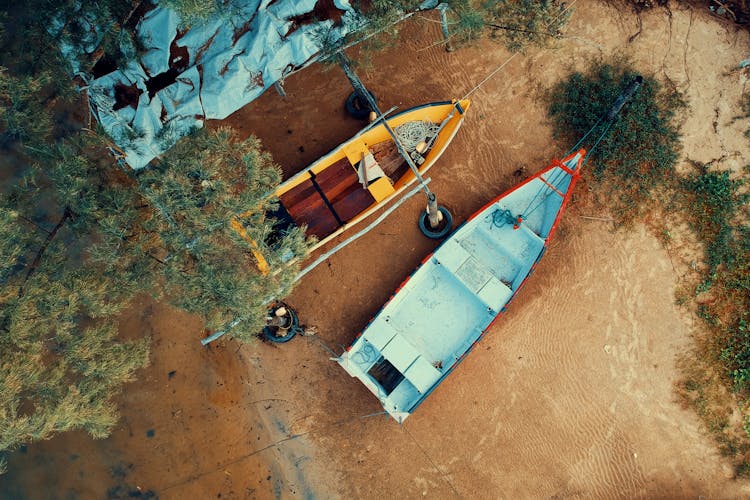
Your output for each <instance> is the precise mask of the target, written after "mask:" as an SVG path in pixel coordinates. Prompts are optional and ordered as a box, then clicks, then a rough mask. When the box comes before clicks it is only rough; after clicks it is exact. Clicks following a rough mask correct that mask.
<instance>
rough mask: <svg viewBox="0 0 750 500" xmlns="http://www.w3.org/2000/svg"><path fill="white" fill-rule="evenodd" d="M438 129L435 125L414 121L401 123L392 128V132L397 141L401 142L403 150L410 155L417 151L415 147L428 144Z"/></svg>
mask: <svg viewBox="0 0 750 500" xmlns="http://www.w3.org/2000/svg"><path fill="white" fill-rule="evenodd" d="M439 129H440V125H438V124H437V123H433V122H430V121H421V120H415V121H411V122H406V123H402V124H401V125H399V126H398V127H396V128H394V129H393V131H394V132H396V135H398V139H399V141H401V145H402V146H403V147H404V149H405V150H406V151H408V152H410V153H411V152H412V151H414V150H416V149H417V145H418V144H419V143H420V142H424V143H425V144H428V143H429V141H430V139H432V138H433V137H434V136H435V135H437V133H438V130H439Z"/></svg>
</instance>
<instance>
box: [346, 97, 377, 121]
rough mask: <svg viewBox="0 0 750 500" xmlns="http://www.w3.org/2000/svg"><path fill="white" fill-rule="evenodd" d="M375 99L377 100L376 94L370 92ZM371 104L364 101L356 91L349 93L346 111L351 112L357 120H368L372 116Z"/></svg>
mask: <svg viewBox="0 0 750 500" xmlns="http://www.w3.org/2000/svg"><path fill="white" fill-rule="evenodd" d="M368 93H369V94H370V96H371V97H372V100H373V101H377V98H376V97H375V94H373V93H372V92H369V91H368ZM370 111H372V110H371V109H370V106H369V105H368V104H367V103H366V102H362V100H361V99H360V98H359V95H357V93H356V92H352V93H351V94H349V97H347V98H346V112H347V113H349V114H350V115H351V116H352V117H353V118H356V119H357V120H366V119H367V118H368V117H369V116H370Z"/></svg>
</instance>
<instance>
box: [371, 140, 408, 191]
mask: <svg viewBox="0 0 750 500" xmlns="http://www.w3.org/2000/svg"><path fill="white" fill-rule="evenodd" d="M370 151H371V152H372V155H373V156H374V157H375V161H377V162H378V164H379V165H380V168H382V169H383V172H385V175H387V176H388V177H390V178H391V181H393V182H394V183H395V182H398V180H399V179H400V178H401V177H402V176H403V175H404V174H405V173H406V172H407V171H408V170H409V165H408V164H407V163H406V160H404V157H403V156H401V153H399V152H398V148H397V147H396V144H395V143H394V142H393V141H392V140H387V141H383V142H380V143H378V144H373V145H372V146H370Z"/></svg>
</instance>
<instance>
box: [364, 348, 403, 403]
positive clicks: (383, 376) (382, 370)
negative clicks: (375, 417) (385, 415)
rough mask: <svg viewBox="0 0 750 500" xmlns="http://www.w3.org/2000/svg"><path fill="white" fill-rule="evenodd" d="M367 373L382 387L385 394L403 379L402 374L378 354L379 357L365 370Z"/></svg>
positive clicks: (391, 390)
mask: <svg viewBox="0 0 750 500" xmlns="http://www.w3.org/2000/svg"><path fill="white" fill-rule="evenodd" d="M367 374H368V375H369V376H370V377H372V379H373V380H374V381H375V382H377V384H378V385H380V387H382V388H383V391H385V395H386V396H388V395H390V394H391V393H392V392H393V390H394V389H395V388H396V387H398V385H399V384H400V383H401V382H402V381H403V380H404V374H403V373H401V372H400V371H398V369H397V368H396V367H395V366H393V365H392V364H391V362H390V361H388V360H387V359H385V358H384V357H383V356H380V359H378V360H377V361H376V362H375V364H374V365H372V367H371V368H370V369H369V370H368V371H367Z"/></svg>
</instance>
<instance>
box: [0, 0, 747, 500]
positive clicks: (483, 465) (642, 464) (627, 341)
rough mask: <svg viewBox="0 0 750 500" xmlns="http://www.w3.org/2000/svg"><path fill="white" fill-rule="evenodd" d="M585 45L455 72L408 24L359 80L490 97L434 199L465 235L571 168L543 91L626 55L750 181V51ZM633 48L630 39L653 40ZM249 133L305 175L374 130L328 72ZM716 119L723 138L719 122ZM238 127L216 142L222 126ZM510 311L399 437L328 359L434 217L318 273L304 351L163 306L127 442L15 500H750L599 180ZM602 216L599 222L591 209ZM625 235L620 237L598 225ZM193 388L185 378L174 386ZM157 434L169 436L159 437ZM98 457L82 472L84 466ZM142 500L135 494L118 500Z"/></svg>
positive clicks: (606, 12) (474, 116)
mask: <svg viewBox="0 0 750 500" xmlns="http://www.w3.org/2000/svg"><path fill="white" fill-rule="evenodd" d="M573 7H574V8H575V13H574V15H573V18H572V21H571V25H570V27H569V28H568V31H567V37H566V38H565V39H564V40H563V41H562V42H561V43H560V45H559V46H558V47H557V48H555V49H551V50H532V51H529V52H528V53H527V54H525V55H516V56H512V55H511V54H509V53H507V52H505V51H504V50H502V49H501V48H499V47H498V46H497V45H494V44H492V43H489V42H482V43H480V44H479V45H478V46H476V47H473V48H468V49H461V50H458V51H456V52H452V53H446V52H444V50H443V48H442V47H441V46H440V45H434V44H435V43H436V42H439V40H440V39H441V33H440V25H439V24H438V23H436V22H434V21H436V20H437V17H436V16H432V17H431V18H429V19H425V17H428V16H430V15H431V14H424V15H421V16H417V17H416V18H415V19H413V20H411V21H409V23H408V24H407V25H406V26H405V29H404V31H403V33H404V36H403V38H402V39H401V41H400V42H399V45H398V47H396V48H394V49H391V50H389V51H387V52H384V53H382V54H378V55H376V56H375V57H374V58H373V59H374V65H373V67H374V68H377V71H375V70H372V71H364V70H360V76H361V77H362V79H363V81H364V82H365V83H366V84H367V85H368V88H370V89H371V90H373V91H374V92H375V93H376V94H377V95H378V96H380V100H381V102H380V104H381V107H382V108H383V109H388V108H389V107H391V106H393V105H398V106H399V107H400V108H402V109H404V108H407V107H410V106H413V105H417V104H422V103H424V102H428V101H436V100H443V99H447V98H451V97H461V96H462V95H463V94H464V93H465V92H466V91H467V90H469V89H471V88H473V87H474V86H475V85H476V84H477V83H478V82H480V81H481V80H482V79H483V78H484V77H485V76H486V75H487V74H488V73H489V72H490V71H492V70H494V69H495V68H498V67H499V66H500V65H503V64H504V65H505V66H504V67H503V70H502V71H501V72H499V73H498V74H497V75H496V76H495V77H494V78H493V79H491V80H489V81H488V82H487V83H486V84H484V85H483V86H482V87H481V89H479V90H478V91H476V92H475V93H474V94H473V95H472V96H471V97H472V99H473V104H472V107H471V109H470V110H469V112H468V114H467V118H466V122H465V124H464V127H463V128H462V130H461V131H460V132H459V133H458V135H457V136H456V138H455V139H454V142H453V143H452V144H451V146H450V147H449V149H448V150H447V152H446V153H445V154H444V155H443V157H442V158H441V159H440V161H439V163H438V164H436V166H435V167H434V168H433V169H431V171H430V177H432V179H433V181H432V184H431V188H432V189H433V190H434V191H435V192H436V193H437V194H438V198H439V200H440V202H441V203H442V204H445V205H447V206H448V207H449V208H451V210H452V212H453V214H454V216H455V218H456V220H457V223H460V222H462V221H463V220H465V219H466V217H468V216H469V215H471V213H473V212H474V211H475V210H477V209H478V208H480V207H481V206H482V205H483V204H484V203H485V202H486V200H488V199H490V198H491V197H493V196H495V195H496V194H498V193H500V192H502V191H503V190H505V189H507V188H508V187H509V186H511V185H513V184H515V183H517V182H518V181H519V178H521V177H523V176H525V175H528V174H531V173H534V172H536V171H538V170H539V169H540V168H542V167H544V166H546V165H547V163H548V161H549V159H550V158H551V157H554V156H560V155H562V154H563V153H564V150H560V147H559V146H558V145H556V144H555V143H554V142H553V140H552V137H551V135H550V134H551V132H550V128H549V126H548V124H547V121H546V117H545V104H544V102H543V100H542V98H541V95H542V93H543V90H544V89H547V88H549V87H550V86H551V85H552V84H554V83H555V82H557V81H559V80H560V79H561V78H562V77H563V76H564V75H566V74H567V73H568V72H569V71H571V70H572V69H583V68H584V67H585V66H586V64H588V62H589V61H591V60H592V59H595V58H598V57H602V56H607V55H609V54H612V53H614V52H622V53H625V54H626V55H628V56H629V57H631V59H632V60H633V61H634V63H635V65H636V67H638V68H641V70H642V71H643V72H644V73H648V74H655V75H656V76H657V77H659V78H663V79H665V80H668V81H670V82H672V84H674V85H675V86H676V87H677V88H678V89H680V90H681V91H683V92H684V93H685V95H686V98H687V100H688V103H689V111H688V112H687V114H686V116H685V119H684V120H685V121H684V126H683V133H684V147H685V149H684V157H685V158H690V159H694V160H696V161H707V160H711V159H714V160H716V159H718V160H717V161H716V165H717V166H719V167H721V168H725V169H733V170H737V171H738V169H739V168H740V167H741V165H742V164H743V163H744V162H743V160H742V158H747V157H750V151H749V150H748V140H747V138H745V137H744V135H743V132H744V130H745V129H747V127H748V120H744V119H743V120H734V116H736V115H737V114H739V113H738V112H737V111H736V110H737V109H738V108H737V106H738V103H739V97H740V96H741V94H742V87H743V84H744V81H745V80H744V78H745V77H744V74H742V73H740V72H736V71H734V70H733V68H735V67H736V65H737V63H738V62H739V61H740V60H742V59H743V58H745V57H746V54H747V53H748V49H750V41H749V40H748V35H747V34H746V33H745V32H744V31H739V30H736V29H735V28H734V26H732V25H730V24H728V23H727V24H720V23H718V22H717V20H716V18H714V17H711V16H710V15H708V14H706V13H701V12H697V11H693V10H691V9H689V8H687V7H684V6H679V8H675V7H674V6H673V8H672V12H671V14H670V13H668V12H666V11H663V10H660V9H654V10H652V11H648V12H644V13H642V14H641V23H642V25H639V22H638V21H637V20H636V18H635V16H634V15H630V14H624V13H623V12H622V11H621V10H618V9H615V8H613V7H608V6H606V5H603V4H600V3H597V2H593V1H585V0H579V1H577V2H573ZM639 26H640V29H641V33H640V35H639V36H638V37H636V38H634V39H633V41H632V43H628V39H629V38H630V37H631V35H632V34H633V33H634V32H636V31H637V30H638V29H639ZM285 90H286V93H287V97H286V98H281V97H280V96H278V95H277V94H276V93H275V92H273V91H270V92H267V93H265V94H264V95H263V96H262V97H261V98H260V99H258V100H257V101H255V102H253V103H252V104H250V105H249V106H247V107H246V108H244V109H242V110H240V111H238V112H237V113H235V114H234V115H232V116H231V117H230V118H229V119H228V120H226V121H224V122H222V123H221V124H230V125H232V126H234V127H235V128H237V129H238V130H240V131H241V132H243V133H244V134H250V133H254V134H256V135H258V136H259V137H260V138H261V139H262V140H263V143H264V145H265V147H266V148H267V149H269V150H270V152H271V153H272V154H273V155H274V157H275V158H276V160H277V161H278V162H279V163H280V164H281V165H282V167H283V171H284V175H285V176H290V175H292V174H293V173H294V172H297V171H299V170H300V169H301V168H303V167H304V166H305V165H307V164H309V163H310V162H311V161H313V160H315V159H316V158H318V157H320V156H321V155H323V154H324V153H326V152H327V151H329V150H330V149H332V148H333V147H334V146H336V145H337V144H339V143H340V142H342V141H343V140H345V139H346V138H348V137H350V136H351V135H352V134H353V133H355V132H356V131H357V130H358V129H359V127H361V123H360V122H358V121H356V120H353V119H351V118H349V117H347V116H346V114H345V112H344V108H343V103H344V100H345V99H346V96H347V95H348V94H349V93H350V92H351V89H350V87H349V86H348V83H347V81H346V79H345V78H344V76H343V74H342V73H341V72H340V70H339V69H337V68H332V69H330V70H325V69H324V68H321V67H319V66H317V65H316V66H313V67H311V68H308V69H306V70H305V71H302V72H300V73H297V74H295V75H292V76H291V77H289V78H288V79H287V80H286V82H285ZM714 123H715V125H714ZM218 125H219V124H218V123H216V124H210V126H218ZM577 189H578V193H577V194H576V195H575V196H574V200H573V203H572V205H571V207H570V209H569V210H568V212H567V213H566V214H565V216H564V218H563V222H562V224H561V226H560V228H559V231H558V233H557V234H556V236H555V240H554V241H553V244H552V246H551V248H550V249H549V251H548V252H547V253H546V255H545V258H544V259H543V260H542V262H541V263H540V265H539V267H538V268H537V271H536V272H535V274H534V276H533V277H532V278H531V279H530V280H529V282H528V284H527V286H526V287H525V288H524V289H523V291H522V292H521V293H520V294H519V296H518V297H517V298H516V299H515V300H514V303H513V305H512V307H511V308H510V309H509V311H508V313H507V315H506V316H505V317H504V318H503V319H501V320H500V321H498V322H497V323H496V324H495V325H494V326H493V327H492V329H491V330H490V331H489V332H488V335H487V336H486V339H485V340H484V341H483V342H482V343H481V344H480V345H479V346H478V347H477V349H475V350H474V351H473V352H472V353H471V354H470V355H469V356H468V357H467V359H466V360H465V361H464V362H463V363H462V364H461V365H460V366H459V367H458V369H457V370H456V371H455V372H454V373H453V374H452V375H451V376H450V377H449V378H448V379H447V380H446V381H445V382H444V383H443V384H442V385H441V386H440V387H438V389H437V390H436V391H435V392H434V393H433V394H432V395H431V396H430V398H428V399H427V400H426V402H425V403H424V404H423V405H422V406H421V407H420V408H419V409H417V411H416V412H415V413H414V414H413V415H412V416H411V417H410V418H409V419H408V420H407V421H406V423H405V425H403V426H398V425H397V424H395V423H394V422H393V421H392V420H389V419H388V418H386V417H385V416H383V415H380V414H379V412H380V411H381V408H380V406H379V404H378V403H377V400H376V399H375V398H374V397H373V396H372V395H371V394H370V393H369V391H367V390H366V389H365V388H364V387H363V386H362V385H361V384H360V383H358V382H357V381H355V380H353V379H351V378H349V377H348V376H346V374H345V372H343V370H341V369H340V368H339V367H338V365H336V364H335V363H332V362H330V361H329V359H328V358H329V357H330V356H331V353H330V352H329V351H328V350H326V349H327V348H330V349H332V350H334V351H336V352H340V351H341V350H342V349H343V346H345V345H347V344H349V343H350V342H351V341H352V340H353V339H354V338H355V337H356V335H357V333H358V332H359V331H360V330H361V329H362V328H363V327H364V326H365V324H366V323H367V321H368V320H369V319H370V317H372V315H373V314H374V313H375V312H376V311H377V310H378V309H379V308H380V306H381V305H382V304H383V303H384V302H385V300H386V299H387V298H388V297H389V296H390V295H391V293H392V292H393V290H394V289H395V288H396V286H397V285H398V284H399V283H400V282H401V281H402V280H403V278H404V277H405V276H406V275H407V274H408V273H409V272H411V271H412V270H413V269H414V267H415V266H416V265H417V264H418V263H419V262H420V260H421V259H422V258H423V257H424V256H425V255H426V254H427V253H428V252H429V251H431V250H432V249H434V247H435V245H436V243H435V242H433V241H430V240H427V239H425V238H424V237H422V236H421V235H420V234H419V232H418V230H417V217H418V214H419V213H420V211H421V210H422V209H423V208H424V200H423V199H420V198H419V197H415V198H413V199H411V200H409V201H408V202H407V203H405V204H404V205H403V206H402V207H400V208H399V209H398V211H397V213H396V214H394V215H392V216H391V217H389V218H388V219H386V220H385V221H384V222H383V223H382V224H381V225H380V226H378V227H377V228H376V229H374V230H373V231H371V232H370V233H368V234H367V235H366V236H364V237H362V238H361V239H359V240H357V241H356V242H355V243H352V244H351V245H349V246H348V247H346V248H345V249H344V250H342V251H341V252H339V253H338V254H336V255H335V256H334V257H332V258H330V259H328V260H327V261H326V262H325V263H323V264H321V265H320V266H319V267H318V268H316V269H315V270H314V271H313V272H311V273H310V274H309V275H307V276H306V277H305V278H304V280H303V281H302V282H301V283H300V284H299V286H298V288H297V289H296V291H295V292H294V294H293V295H292V296H291V297H290V298H289V299H288V302H289V303H290V305H292V306H293V307H295V308H296V309H297V311H298V313H299V315H300V318H301V320H302V321H303V323H305V324H308V325H315V326H316V327H317V329H318V332H319V333H318V335H317V336H314V337H301V338H296V339H294V340H293V341H292V342H290V343H288V344H285V345H283V346H277V345H272V344H267V343H257V344H256V345H254V346H240V345H238V344H236V343H234V342H230V341H222V342H219V343H218V344H216V345H214V346H212V347H211V348H210V349H204V348H201V347H200V344H199V343H198V340H199V338H200V337H201V336H202V334H203V332H202V325H200V323H199V322H198V321H196V320H195V319H194V318H191V317H189V316H187V315H184V314H181V313H179V312H177V311H175V310H173V309H170V308H167V307H165V306H162V305H158V304H151V303H150V302H148V301H144V302H143V303H141V304H139V305H138V306H137V307H136V308H134V309H133V310H132V311H130V312H129V313H128V314H126V315H125V317H124V318H123V321H122V329H123V331H124V332H125V333H126V334H129V335H136V334H137V335H140V334H141V333H143V332H150V334H151V335H152V337H153V339H154V347H153V360H152V365H151V366H150V367H149V368H148V369H146V370H144V371H143V372H142V374H141V378H140V380H139V381H138V382H136V383H134V384H131V385H130V386H128V387H127V388H126V390H125V393H124V394H123V396H122V397H121V404H122V411H123V419H122V422H121V424H120V426H119V427H118V429H117V430H116V431H115V432H114V433H113V435H112V437H111V438H109V439H107V440H104V441H92V440H90V439H89V438H87V437H86V436H84V435H83V434H68V435H64V436H60V437H58V438H55V439H54V440H51V441H49V442H44V443H37V444H35V445H33V446H30V447H29V448H28V450H27V452H26V453H18V454H16V455H14V456H13V457H12V459H11V461H10V472H9V474H8V475H6V476H4V477H0V491H3V492H10V496H11V497H12V495H13V494H16V493H17V494H18V495H21V494H23V495H25V496H28V497H31V498H44V497H48V496H65V495H67V494H68V493H71V494H77V495H78V496H80V497H82V498H86V497H97V498H101V497H103V496H105V494H106V492H107V491H108V490H109V489H110V488H116V487H118V486H121V489H122V488H125V490H122V491H132V488H135V487H140V488H141V489H142V491H153V492H155V493H156V494H158V495H159V496H160V497H163V498H208V497H209V496H211V497H213V498H216V497H218V496H219V495H221V498H271V497H282V498H289V497H293V498H296V497H308V496H317V497H322V498H329V497H333V498H335V497H340V498H351V497H355V498H372V497H380V496H383V495H390V496H394V497H398V498H403V497H407V498H413V497H417V496H433V497H440V498H443V497H452V496H459V497H493V498H494V497H500V496H502V497H510V498H517V497H553V496H555V497H562V496H582V497H609V496H612V497H628V498H630V497H635V496H645V497H686V496H698V495H707V496H711V497H716V498H736V497H743V496H747V495H748V494H750V489H748V485H747V483H746V482H744V481H737V480H733V479H731V476H732V471H731V467H728V464H727V463H726V462H724V461H723V459H722V458H721V457H720V456H719V455H718V452H717V451H716V448H715V445H714V444H713V443H712V441H711V439H710V436H708V435H707V433H706V432H705V431H704V430H703V429H701V427H700V424H699V421H698V419H697V417H696V416H695V415H694V414H693V413H692V412H690V411H689V410H686V409H684V408H682V407H681V406H680V404H679V403H678V402H677V401H676V399H677V398H676V396H675V392H674V389H673V384H674V383H675V381H676V379H677V371H676V367H675V364H676V356H678V355H679V354H680V353H681V352H683V351H685V350H686V349H687V348H688V347H689V346H690V343H691V335H692V332H693V326H692V324H691V321H692V319H691V316H689V315H687V314H686V313H685V311H682V310H680V309H678V308H677V307H676V306H675V305H674V301H675V298H674V292H675V288H676V286H677V283H678V280H679V279H680V273H679V268H677V270H675V268H674V267H673V266H672V263H671V261H670V256H669V253H668V252H667V250H666V249H664V248H663V247H662V245H661V244H660V243H659V242H658V240H657V239H656V238H655V237H654V236H652V235H651V234H650V233H648V232H647V231H646V230H645V229H644V228H643V226H642V225H640V224H638V223H636V229H635V230H634V231H633V232H629V233H624V232H614V231H613V230H612V227H611V223H609V222H607V220H606V214H605V213H601V212H600V210H601V209H600V208H599V207H598V206H596V205H595V204H593V203H592V202H591V200H590V198H589V196H588V195H587V186H586V184H580V185H579V186H578V188H577ZM584 202H585V203H584ZM599 219H604V220H599ZM170 373H172V375H171V376H170ZM149 431H153V433H152V434H151V437H149ZM74 457H75V458H74ZM115 491H121V490H115Z"/></svg>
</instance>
